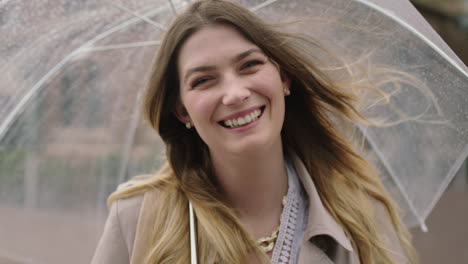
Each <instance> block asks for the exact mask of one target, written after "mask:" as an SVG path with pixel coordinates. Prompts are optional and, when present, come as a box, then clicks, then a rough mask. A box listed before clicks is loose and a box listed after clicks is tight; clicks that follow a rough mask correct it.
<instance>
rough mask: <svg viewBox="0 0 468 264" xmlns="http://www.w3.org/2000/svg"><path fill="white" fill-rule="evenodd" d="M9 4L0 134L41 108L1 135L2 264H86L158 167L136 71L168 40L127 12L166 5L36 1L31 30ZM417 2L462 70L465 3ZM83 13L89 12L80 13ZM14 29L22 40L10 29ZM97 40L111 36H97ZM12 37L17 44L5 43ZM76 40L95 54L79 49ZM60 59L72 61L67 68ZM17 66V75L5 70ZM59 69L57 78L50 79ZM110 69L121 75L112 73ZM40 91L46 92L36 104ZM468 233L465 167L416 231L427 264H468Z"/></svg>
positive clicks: (1, 15) (0, 32)
mask: <svg viewBox="0 0 468 264" xmlns="http://www.w3.org/2000/svg"><path fill="white" fill-rule="evenodd" d="M307 1H308V0H307ZM8 2H9V3H8ZM13 2H15V1H8V0H4V1H2V0H0V36H1V37H0V73H1V74H2V80H0V125H1V124H3V123H5V119H6V116H7V113H9V112H10V111H12V109H14V106H15V105H18V104H21V103H23V101H22V100H21V98H24V97H26V96H32V97H33V98H34V100H30V101H28V102H26V103H25V107H24V109H25V110H24V112H22V113H19V116H20V118H18V120H17V121H15V122H14V123H13V125H12V126H11V128H9V129H8V130H7V132H6V134H4V135H1V133H2V132H1V128H2V127H1V126H0V138H1V142H0V143H1V144H0V264H48V263H50V264H55V263H87V262H89V260H90V258H91V254H92V252H93V251H94V248H95V246H96V242H97V240H98V239H99V237H100V234H101V232H102V227H103V223H104V221H105V219H106V205H105V200H106V197H107V196H108V195H109V194H110V193H111V192H112V191H113V190H114V189H115V187H116V186H117V184H118V183H121V182H123V181H125V180H126V179H128V178H129V177H131V176H132V175H137V174H141V173H148V172H151V171H153V170H154V169H156V168H157V167H158V166H159V164H160V162H161V158H162V157H161V156H160V155H161V149H162V146H161V142H160V141H159V139H158V138H157V136H156V135H155V133H154V132H153V131H152V130H151V129H149V128H148V126H147V125H145V124H144V123H143V121H142V120H141V117H140V116H139V115H140V114H139V108H138V106H139V101H140V92H139V91H140V90H141V89H139V88H140V87H142V86H143V85H144V82H145V78H146V77H147V74H148V72H136V71H135V68H136V64H135V62H138V63H137V64H138V65H140V64H141V65H150V64H151V59H152V57H153V55H154V50H155V46H156V45H157V44H158V39H154V38H152V36H155V35H156V34H160V33H161V30H159V29H157V28H158V25H150V24H149V23H140V24H137V23H136V21H139V20H138V19H133V20H132V19H129V18H128V17H132V16H130V15H128V10H125V8H129V9H131V10H156V11H155V13H154V14H152V13H145V14H144V15H147V16H150V17H152V18H153V19H154V20H155V21H166V20H167V17H170V16H171V15H172V13H171V11H170V9H167V10H165V12H160V11H161V10H157V9H155V8H154V6H158V5H159V4H160V3H162V2H164V3H167V0H151V1H143V0H141V1H138V0H132V1H128V0H114V1H113V3H114V4H115V6H116V7H118V8H113V9H112V10H110V11H109V10H102V9H104V8H101V9H100V8H93V5H96V6H97V4H96V3H99V2H102V1H95V0H82V1H69V0H58V1H55V2H56V3H58V4H56V5H53V6H52V5H46V4H44V3H45V2H47V0H35V1H34V2H29V3H28V5H30V7H29V10H28V12H30V13H34V15H29V14H28V19H29V20H26V19H25V18H24V17H25V16H23V13H21V12H24V10H20V9H21V8H22V6H21V5H20V4H18V5H14V4H13ZM179 2H180V3H182V4H183V3H184V2H185V0H181V1H179ZM251 2H255V1H251ZM258 2H260V1H258ZM413 3H414V5H415V6H416V7H417V8H418V9H419V11H420V12H421V13H422V14H423V15H424V16H425V17H426V19H427V20H428V21H429V23H430V24H431V25H432V27H433V28H434V29H435V30H436V31H437V32H438V33H439V34H440V36H441V37H442V38H443V39H444V40H445V41H446V43H447V44H448V45H449V46H450V47H451V48H452V49H453V51H454V52H455V53H456V54H457V55H458V56H459V57H460V59H461V60H462V61H464V63H465V64H467V62H468V0H439V1H437V0H426V1H413ZM120 4H121V6H120V7H119V5H120ZM82 8H83V9H88V8H89V10H92V11H90V12H89V13H87V14H84V15H83V14H79V13H78V12H76V10H80V9H82ZM20 11H21V12H20ZM104 11H105V12H104ZM125 15H127V16H126V17H125ZM48 16H50V19H42V20H41V19H39V18H44V17H46V18H49V17H48ZM36 19H37V20H36ZM47 20H49V21H47ZM49 23H52V24H53V27H49V26H50V24H49ZM132 23H133V24H132ZM12 24H15V32H11V31H10V30H5V29H8V28H9V26H10V27H11V25H12ZM30 25H34V26H30ZM123 27H125V31H124V30H123ZM121 31H122V33H125V34H119V33H120V32H121ZM64 32H66V34H64ZM101 32H107V33H108V35H105V34H104V35H103V34H101V35H98V36H97V37H94V35H95V34H97V33H101ZM129 32H130V33H129ZM36 36H45V37H44V38H42V37H38V38H36ZM13 37H14V38H15V39H19V40H20V43H17V42H12V41H10V39H13ZM78 39H80V40H82V39H93V43H92V45H91V44H90V45H84V46H80V45H83V43H82V42H79V41H75V40H78ZM64 42H67V45H60V43H64ZM56 43H59V44H56ZM128 43H133V44H132V45H142V46H141V47H138V50H139V52H138V53H136V52H135V53H134V52H133V50H132V49H131V48H132V47H136V46H130V45H128ZM41 45H42V46H45V47H46V48H48V49H43V50H51V49H52V50H54V52H52V53H50V52H44V54H37V53H39V52H41V50H36V49H34V47H38V46H41ZM54 45H56V46H54ZM24 46H26V47H28V48H26V49H24V52H18V50H20V49H21V48H23V47H24ZM49 46H50V47H49ZM78 47H80V48H78ZM81 47H84V48H81ZM93 47H98V48H93ZM88 48H89V49H88ZM92 48H93V49H94V50H91V49H92ZM87 49H88V50H87ZM90 50H91V51H93V53H87V52H89V51H90ZM142 50H143V52H142ZM12 54H14V57H13V55H12ZM63 54H70V56H69V57H66V58H65V60H62V59H63V57H64V56H63ZM36 55H37V56H36ZM33 57H34V58H38V60H37V61H35V60H31V58H33ZM12 61H14V62H15V63H16V64H17V65H19V68H21V71H15V70H14V69H13V70H12V69H9V68H7V67H6V66H5V65H10V63H11V62H12ZM56 65H58V66H60V67H61V69H60V70H61V72H60V74H54V73H53V72H54V69H55V68H54V67H55V66H56ZM103 65H104V66H109V65H111V66H113V65H115V66H114V67H108V68H106V69H109V68H110V69H112V71H110V72H107V71H102V70H101V69H102V68H101V67H102V66H103ZM143 68H146V69H147V70H148V67H143ZM51 72H52V74H50V75H48V74H49V73H51ZM46 75H47V78H46V79H44V81H43V79H41V76H46ZM109 76H111V78H110V77H109ZM119 76H125V78H119ZM42 81H43V82H42ZM41 82H42V83H41ZM8 83H15V84H18V86H15V87H12V86H9V85H4V84H8ZM35 84H40V85H42V86H37V87H39V88H41V89H38V92H36V93H34V94H31V93H30V90H28V89H29V88H30V87H33V88H35V87H36V86H35ZM97 87H104V89H98V88H97ZM463 95H464V96H466V94H463ZM57 197H59V198H57ZM466 223H468V167H467V165H466V161H465V163H464V165H463V166H462V167H461V169H460V170H459V171H458V173H457V175H456V176H455V178H454V179H453V180H452V182H451V184H450V186H449V188H448V189H447V190H446V192H445V193H444V194H443V196H442V198H441V200H440V201H439V202H438V203H437V205H436V207H435V208H434V210H433V211H432V213H431V214H430V216H429V217H428V219H427V221H426V224H427V227H428V229H429V232H427V233H424V232H422V231H421V230H420V229H418V228H415V229H413V230H412V233H413V235H414V241H415V246H416V248H417V250H418V252H419V254H420V256H421V263H431V264H432V263H434V264H435V263H437V264H438V263H468V250H467V248H468V227H467V226H466ZM64 237H67V238H69V239H66V241H64V239H63V238H64ZM44 248H47V249H48V250H43V249H44ZM50 249H52V250H50ZM53 249H57V250H53ZM70 257H72V258H73V259H70Z"/></svg>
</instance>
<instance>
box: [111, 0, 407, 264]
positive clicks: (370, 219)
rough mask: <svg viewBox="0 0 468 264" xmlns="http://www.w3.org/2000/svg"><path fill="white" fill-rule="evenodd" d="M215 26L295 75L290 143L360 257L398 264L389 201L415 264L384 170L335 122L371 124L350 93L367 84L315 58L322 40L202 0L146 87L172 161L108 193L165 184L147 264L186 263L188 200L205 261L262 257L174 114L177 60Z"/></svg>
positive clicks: (173, 31)
mask: <svg viewBox="0 0 468 264" xmlns="http://www.w3.org/2000/svg"><path fill="white" fill-rule="evenodd" d="M214 24H225V25H230V26H232V27H234V28H235V29H237V30H238V31H239V32H240V33H241V34H242V35H243V36H244V37H245V38H246V39H247V40H249V41H251V42H252V43H254V44H255V45H257V46H258V47H259V48H260V49H261V50H262V51H263V52H264V53H265V54H266V55H267V56H268V57H269V58H270V59H272V60H273V61H275V62H276V63H277V64H278V65H279V67H280V69H281V72H282V74H285V75H287V76H288V77H289V78H290V80H291V95H290V96H288V97H286V99H285V100H286V102H285V103H286V110H285V121H284V125H283V129H282V132H281V133H282V140H283V145H284V146H285V148H287V149H291V150H292V151H294V152H295V153H296V154H297V155H298V156H299V158H300V159H301V160H302V162H303V163H304V165H305V167H306V168H307V170H308V172H309V174H310V175H311V177H312V178H313V181H314V183H315V185H316V188H317V191H318V193H319V195H320V197H321V199H322V201H323V203H324V205H325V207H326V208H327V209H328V211H329V212H330V213H331V215H332V216H333V217H334V218H335V220H336V221H337V222H338V223H339V224H340V225H341V226H342V227H343V229H344V231H345V232H346V234H347V235H348V237H349V239H350V241H351V243H352V245H353V247H354V248H355V250H356V252H357V254H358V256H359V259H360V260H361V263H364V264H366V263H395V262H394V261H392V260H391V259H390V257H389V254H388V252H387V250H386V249H385V248H384V246H383V243H382V239H381V238H380V237H379V233H378V230H377V227H376V219H375V217H374V213H373V210H372V207H373V206H372V203H373V201H372V200H377V201H378V202H379V203H381V204H383V206H384V208H385V209H386V211H387V212H388V215H389V216H390V220H391V221H390V222H391V224H392V225H393V228H394V229H395V231H396V234H397V236H398V238H399V240H400V242H401V244H402V245H403V247H404V249H405V250H406V253H407V256H408V258H409V259H410V260H411V261H412V262H416V257H415V256H416V255H415V253H414V250H413V248H412V246H411V243H410V235H409V233H408V231H407V230H406V228H405V227H404V225H403V224H402V222H401V220H400V219H399V217H398V216H397V213H396V209H395V207H394V205H393V203H392V201H391V200H390V198H389V196H388V194H387V193H386V191H385V189H384V187H383V185H382V184H381V181H380V179H379V177H378V175H377V174H376V173H375V171H374V170H373V169H372V168H371V166H370V165H369V163H368V162H367V161H366V160H364V159H363V158H362V157H361V156H360V155H359V154H358V153H357V152H356V151H355V150H354V149H353V147H352V145H351V143H349V140H347V139H346V138H345V137H344V135H343V133H342V132H341V131H342V129H339V127H338V126H337V122H336V120H343V121H344V122H345V123H346V122H348V123H350V122H356V121H357V122H366V120H364V119H363V118H362V116H361V115H360V114H359V112H358V110H357V108H356V106H355V105H356V101H357V99H358V97H357V96H356V95H355V94H354V93H352V92H351V91H353V90H355V88H356V87H357V86H362V83H360V84H359V85H357V84H353V83H347V84H346V87H344V86H343V85H340V84H338V83H334V82H333V81H332V80H331V79H330V78H329V77H328V76H327V75H326V74H325V73H324V72H322V71H321V70H320V69H319V68H318V67H317V66H316V65H315V63H314V61H313V60H312V59H311V58H310V56H309V55H308V53H310V47H314V48H316V47H317V46H318V44H317V43H314V42H312V41H311V40H310V39H309V38H305V37H304V36H300V35H296V34H293V33H289V32H287V31H284V30H280V29H278V28H277V27H274V26H272V25H269V24H267V23H265V22H264V21H262V20H261V19H259V18H258V17H257V16H256V15H254V14H253V13H251V12H250V11H248V10H246V9H245V8H243V7H241V6H239V5H237V4H234V3H230V2H227V1H222V0H205V1H198V2H195V3H194V4H192V5H191V6H190V7H189V8H188V10H187V11H185V12H184V13H182V14H180V15H179V16H178V17H177V18H176V20H175V21H174V22H173V23H172V25H171V26H170V28H169V30H168V31H167V32H166V35H165V37H164V40H163V41H162V43H161V46H160V48H159V50H158V53H157V57H156V61H155V64H154V69H153V71H152V75H151V78H150V81H149V84H148V87H147V92H146V96H145V102H144V111H145V115H146V117H147V119H148V121H149V122H150V124H151V125H152V127H153V128H154V129H155V130H156V131H157V132H158V133H159V135H160V136H161V138H162V140H163V141H164V143H165V146H166V155H167V163H166V164H165V165H164V166H163V169H162V170H160V171H159V172H158V173H156V174H155V175H153V176H150V177H148V178H147V179H146V180H145V181H144V183H143V184H138V185H135V186H132V187H130V188H125V189H123V190H119V191H117V192H115V193H113V194H112V195H111V196H110V198H109V203H111V202H112V201H114V200H116V199H120V198H123V197H128V196H132V195H135V194H138V193H142V192H145V191H147V190H149V189H152V188H156V189H158V191H159V197H158V201H157V202H155V203H154V206H153V207H154V208H152V209H151V210H157V212H158V213H157V214H155V215H156V216H155V219H153V221H152V223H154V224H153V225H152V226H147V227H144V228H145V229H146V230H148V232H145V233H146V234H147V235H148V236H149V240H148V241H150V245H147V248H148V250H147V251H146V252H144V255H145V256H144V259H145V263H147V264H150V263H189V256H190V247H189V243H188V241H189V237H188V220H187V219H188V211H187V203H188V200H190V201H191V202H192V204H193V207H194V210H195V213H196V215H197V220H198V221H197V230H198V234H197V235H198V238H197V239H198V245H199V258H200V261H201V262H202V263H207V259H208V258H210V257H213V258H214V259H216V260H217V261H218V262H219V263H247V258H248V257H249V256H250V257H251V256H252V255H256V256H259V257H260V258H262V257H265V255H264V254H263V253H261V251H260V250H259V248H258V246H257V245H256V243H255V241H254V240H253V239H252V238H251V237H250V235H249V234H248V233H247V232H246V231H245V229H244V228H243V227H242V225H241V224H240V222H239V220H238V219H237V217H236V215H235V214H234V212H233V210H232V209H231V208H229V207H228V206H227V205H226V202H225V201H224V200H223V195H222V193H220V191H219V188H218V186H217V182H216V177H215V176H214V174H213V170H212V164H211V160H210V155H209V150H208V147H207V145H206V144H205V143H204V142H203V141H202V139H201V138H200V137H199V136H198V134H197V133H196V131H195V130H193V129H192V130H188V129H186V128H185V127H184V125H183V124H182V123H181V122H180V121H179V120H178V119H177V118H176V117H175V115H174V106H175V105H176V103H177V101H178V100H179V75H178V71H177V57H178V54H179V50H180V48H181V45H182V44H183V43H184V42H185V41H186V40H187V39H188V38H189V37H190V36H191V35H193V34H194V33H195V32H197V31H198V30H199V29H200V28H202V27H205V26H209V25H214ZM353 85H354V86H353ZM332 117H333V118H332ZM252 253H254V254H252ZM262 254H263V255H262Z"/></svg>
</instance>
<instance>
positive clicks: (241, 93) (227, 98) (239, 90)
mask: <svg viewBox="0 0 468 264" xmlns="http://www.w3.org/2000/svg"><path fill="white" fill-rule="evenodd" d="M223 86H224V87H223V99H222V102H223V104H224V105H226V106H231V105H236V104H240V103H242V102H244V101H245V100H247V99H248V98H249V97H250V94H251V92H250V90H249V89H248V88H247V86H246V84H245V83H243V82H242V81H241V80H239V79H238V78H230V79H229V80H225V82H224V85H223Z"/></svg>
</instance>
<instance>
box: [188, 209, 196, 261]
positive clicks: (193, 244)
mask: <svg viewBox="0 0 468 264" xmlns="http://www.w3.org/2000/svg"><path fill="white" fill-rule="evenodd" d="M189 221H190V258H191V262H190V263H191V264H197V263H198V261H197V236H196V229H195V214H194V212H193V207H192V203H191V202H190V201H189Z"/></svg>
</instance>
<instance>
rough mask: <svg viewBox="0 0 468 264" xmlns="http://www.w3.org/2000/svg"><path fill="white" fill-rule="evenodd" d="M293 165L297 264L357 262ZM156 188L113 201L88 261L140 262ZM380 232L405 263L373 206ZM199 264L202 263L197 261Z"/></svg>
mask: <svg viewBox="0 0 468 264" xmlns="http://www.w3.org/2000/svg"><path fill="white" fill-rule="evenodd" d="M293 163H294V167H295V168H296V172H297V174H298V176H299V179H300V181H301V182H302V184H303V186H304V189H305V191H306V192H307V194H308V197H309V216H308V223H307V227H306V230H305V233H304V239H303V241H302V245H301V249H300V253H299V260H298V263H299V264H306V263H314V264H321V263H336V264H338V263H339V264H358V263H359V258H358V257H357V254H356V252H355V251H354V250H353V248H352V246H351V243H350V241H349V239H348V238H347V237H346V235H345V233H344V231H343V229H342V228H341V226H340V225H339V224H338V223H337V222H336V221H335V220H334V219H333V217H332V216H331V215H330V214H329V213H328V211H327V210H326V209H325V207H324V206H323V204H322V202H321V200H320V197H319V195H318V193H317V190H316V188H315V186H314V183H313V181H312V178H311V177H310V175H309V174H308V172H307V170H306V168H305V167H304V165H303V164H302V162H301V161H300V160H299V159H298V158H297V157H295V158H293ZM157 195H158V191H157V190H151V191H147V192H146V193H145V194H143V195H138V196H134V197H131V198H127V199H121V200H118V201H116V202H114V204H113V206H112V208H111V210H110V213H109V217H108V219H107V222H106V225H105V228H104V233H103V235H102V237H101V240H100V241H99V244H98V247H97V249H96V252H95V255H94V257H93V260H92V264H129V263H131V264H140V263H142V260H141V259H137V257H136V256H138V255H141V254H137V251H138V252H141V251H140V250H142V249H143V248H145V246H147V244H148V243H145V241H144V237H145V236H144V235H139V231H138V230H139V228H138V226H142V225H146V224H150V222H149V221H151V219H152V217H153V216H152V215H151V213H150V212H144V211H142V210H140V208H142V207H143V208H145V203H153V202H155V201H157ZM376 210H377V214H378V217H377V221H378V227H379V228H380V230H379V231H380V233H381V234H382V235H383V238H384V241H385V242H386V246H387V248H388V249H389V252H391V256H392V257H393V258H394V259H395V261H396V263H408V261H407V260H406V258H405V257H404V253H403V250H402V248H401V245H400V243H399V240H398V238H397V236H396V234H395V231H394V229H393V227H392V225H391V223H390V220H389V216H388V214H387V212H386V211H385V209H384V207H383V206H382V205H380V204H377V205H376ZM201 264H203V263H201Z"/></svg>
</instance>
